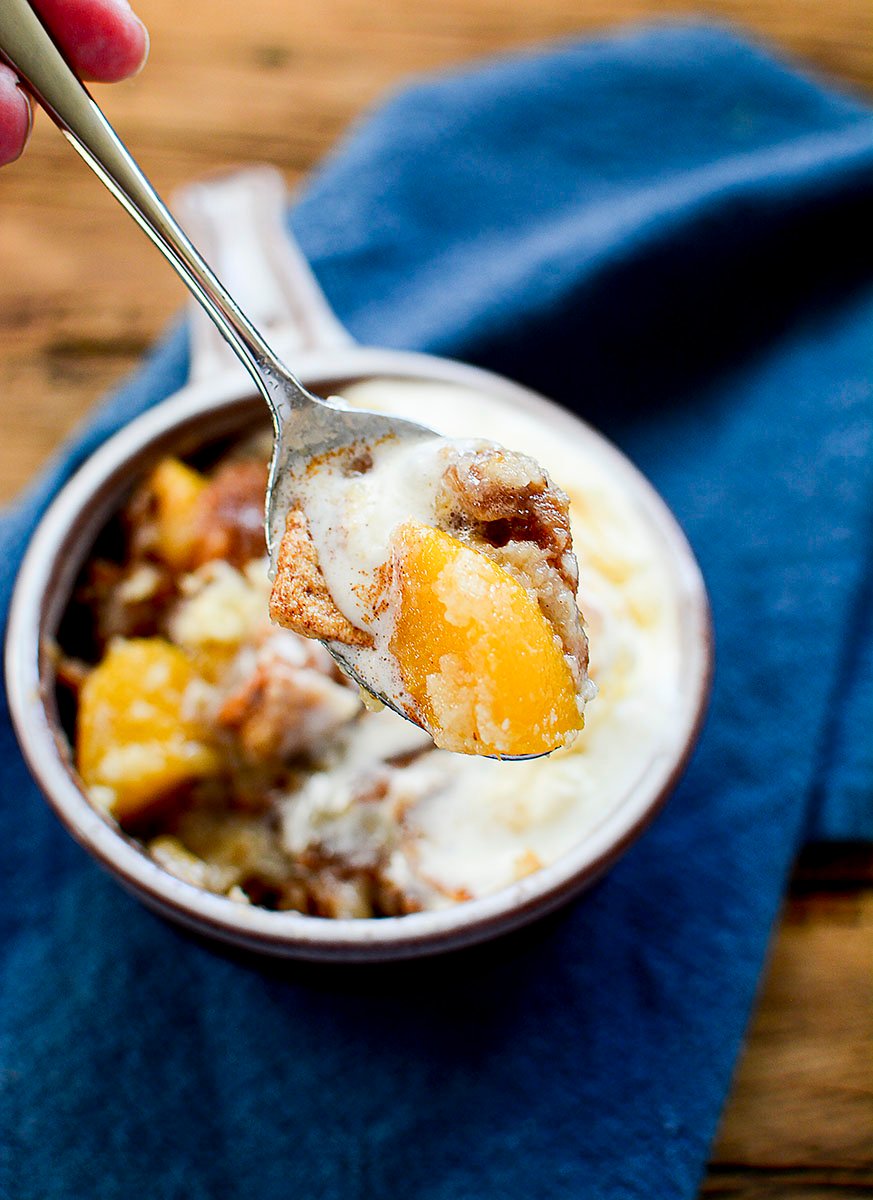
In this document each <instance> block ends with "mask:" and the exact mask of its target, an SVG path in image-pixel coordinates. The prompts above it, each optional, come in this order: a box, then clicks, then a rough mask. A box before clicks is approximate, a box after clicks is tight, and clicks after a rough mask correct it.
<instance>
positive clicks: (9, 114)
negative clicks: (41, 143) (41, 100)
mask: <svg viewBox="0 0 873 1200" xmlns="http://www.w3.org/2000/svg"><path fill="white" fill-rule="evenodd" d="M32 121H33V111H32V109H31V107H30V101H29V100H28V98H27V96H25V94H24V92H23V91H22V90H21V88H20V87H19V86H18V79H17V77H16V76H15V74H14V73H13V72H12V71H10V70H9V68H8V67H6V66H4V65H3V64H2V63H0V166H5V165H6V163H11V162H15V160H16V158H18V156H19V154H21V151H22V150H23V149H24V147H25V145H26V144H27V139H28V136H29V134H30V126H31V123H32Z"/></svg>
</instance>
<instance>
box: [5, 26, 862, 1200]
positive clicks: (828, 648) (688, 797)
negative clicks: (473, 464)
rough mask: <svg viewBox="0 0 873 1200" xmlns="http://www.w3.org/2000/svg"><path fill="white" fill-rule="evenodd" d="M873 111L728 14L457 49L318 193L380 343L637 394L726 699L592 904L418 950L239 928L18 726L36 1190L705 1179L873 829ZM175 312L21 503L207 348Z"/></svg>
mask: <svg viewBox="0 0 873 1200" xmlns="http://www.w3.org/2000/svg"><path fill="white" fill-rule="evenodd" d="M871 192H873V121H871V117H870V114H869V113H868V112H867V111H866V110H865V109H863V108H862V107H861V106H859V104H857V103H855V102H854V101H852V100H851V99H849V98H848V97H846V96H843V95H840V94H838V93H836V92H834V91H827V90H824V89H822V88H821V87H820V86H818V85H817V84H814V83H812V82H810V81H809V80H807V79H805V78H803V77H802V76H800V75H798V74H795V73H794V71H793V70H789V69H786V68H785V67H783V66H780V65H778V64H777V63H776V62H774V61H773V60H772V59H771V58H770V57H768V56H767V55H766V54H764V53H762V52H761V51H759V50H757V49H754V48H751V47H749V46H748V45H746V44H744V43H743V42H741V41H739V40H737V39H736V38H735V37H734V36H733V35H732V34H730V33H728V32H723V31H718V30H712V29H706V28H700V27H687V26H667V27H660V28H657V29H649V30H642V31H636V32H630V33H622V34H621V35H619V36H617V37H611V38H606V39H604V40H601V41H596V42H589V43H586V44H575V43H566V44H559V45H556V46H552V47H550V48H548V49H545V50H539V51H537V52H535V53H530V54H525V55H522V56H519V57H514V58H508V59H505V60H500V61H495V62H492V63H489V64H486V65H484V66H480V67H478V68H477V69H475V70H473V71H465V72H463V73H458V74H455V75H449V76H444V77H441V78H439V79H434V80H431V81H425V82H422V83H420V84H416V85H414V86H413V87H411V88H409V89H408V90H405V91H403V92H401V93H400V94H399V95H397V96H396V98H394V99H392V100H391V101H389V103H387V104H386V105H385V107H383V108H382V109H381V110H380V111H378V112H377V113H376V114H375V115H373V116H372V117H371V118H369V119H368V120H367V121H365V122H364V123H363V124H362V125H361V126H360V127H359V128H358V129H357V130H356V131H354V132H353V134H352V136H351V138H350V139H349V140H348V141H347V142H346V143H345V144H344V145H343V146H341V147H340V149H339V151H338V153H337V154H336V155H335V156H334V157H333V158H332V159H331V160H329V161H328V162H327V164H326V165H325V166H324V168H323V169H322V170H321V172H320V173H319V174H318V175H317V176H316V177H315V178H314V179H313V180H312V181H311V182H310V183H309V185H308V186H307V187H306V189H305V191H304V193H303V194H302V196H301V197H300V200H299V203H298V205H297V207H296V209H295V211H294V213H293V216H292V221H293V226H294V230H295V232H296V233H297V235H298V237H299V239H300V241H301V242H302V244H303V247H304V249H305V250H306V252H307V253H308V255H309V256H310V258H311V260H312V262H313V264H314V266H315V269H316V271H317V273H318V276H319V278H320V280H321V282H322V284H323V285H324V287H325V289H326V290H327V293H328V295H329V297H330V299H331V301H332V302H333V304H334V305H335V306H336V309H337V311H338V312H339V314H340V316H341V317H342V318H343V319H344V320H345V321H346V322H347V323H348V325H349V328H350V329H351V330H352V331H353V333H355V334H356V335H357V336H358V337H359V338H360V339H362V340H364V341H372V342H377V343H383V344H390V345H396V346H409V347H420V348H426V349H430V350H435V351H438V352H440V353H448V354H453V355H456V356H459V357H464V358H468V359H471V360H473V361H476V362H479V363H483V364H487V365H488V366H490V367H493V368H496V369H498V370H500V371H503V372H505V373H508V374H510V375H514V376H516V377H518V378H519V379H522V380H524V381H525V382H527V383H529V384H532V385H534V386H535V387H538V388H540V389H541V390H543V391H545V392H547V393H549V394H551V395H553V396H555V397H557V398H558V399H560V400H561V401H563V402H564V403H565V404H567V405H568V406H570V407H571V408H573V409H574V410H576V411H578V412H580V413H582V414H584V415H585V416H586V417H588V418H589V419H591V420H592V421H593V422H595V423H596V424H598V425H600V426H601V427H602V428H604V429H605V430H606V431H607V432H608V433H609V434H610V435H611V436H612V437H613V438H614V439H615V440H616V441H618V443H619V444H620V445H621V446H622V447H623V448H624V449H625V450H626V451H627V452H628V453H629V454H630V455H631V457H632V458H633V459H635V460H636V462H638V463H639V464H640V466H641V467H642V468H643V470H644V471H646V472H647V473H648V474H649V475H650V476H651V478H652V479H653V480H654V482H655V483H656V485H657V486H658V487H659V488H660V490H661V491H662V493H663V494H664V495H665V496H666V498H667V500H668V501H669V502H670V504H671V505H672V506H673V508H674V510H675V512H676V513H677V515H678V517H679V519H680V521H681V522H682V524H683V525H684V527H685V529H686V531H687V533H688V535H689V537H690V539H691V541H692V543H693V544H694V547H695V549H696V552H697V554H698V556H699V558H700V561H701V563H702V565H703V569H704V572H705V574H706V576H707V579H708V582H709V585H710V588H711V592H712V600H713V607H714V615H715V627H716V636H717V653H718V664H719V665H718V670H717V674H716V682H715V691H714V697H713V703H712V708H711V715H710V719H709V722H708V726H707V728H706V730H705V733H704V736H703V739H702V743H701V746H700V749H699V752H698V753H697V755H696V757H695V758H694V760H693V763H692V765H691V768H690V770H689V771H688V773H687V775H686V777H685V779H684V780H683V782H682V784H681V785H680V787H679V789H678V790H677V792H676V794H675V795H674V797H673V798H672V800H671V801H670V803H669V804H668V806H667V807H666V809H665V810H664V812H663V814H662V816H661V817H660V818H659V819H658V820H657V822H656V823H655V824H654V825H653V827H652V828H651V829H650V830H649V831H648V832H647V833H646V834H645V835H644V836H643V837H642V839H641V840H640V841H639V842H638V843H637V844H636V845H635V846H634V847H633V849H632V850H631V851H630V852H629V853H628V854H627V855H626V857H625V858H624V859H623V860H622V861H621V863H620V864H619V865H618V866H617V867H616V868H615V869H614V870H612V871H611V872H610V874H609V875H608V876H607V877H606V878H605V879H604V880H603V881H602V882H601V883H600V884H599V885H598V886H597V887H596V888H595V889H594V890H592V891H591V892H590V893H588V894H587V895H586V896H584V897H583V898H581V899H580V900H579V901H578V902H576V903H574V904H573V905H572V906H570V907H569V908H568V909H566V910H565V911H564V912H563V913H561V914H559V915H557V916H555V917H554V918H551V919H549V920H548V921H546V922H542V923H540V924H538V925H537V926H535V927H533V928H531V929H530V930H528V931H526V932H524V933H522V934H521V935H517V936H514V937H512V938H509V939H506V940H503V941H501V942H498V943H496V944H493V945H491V946H488V947H482V948H479V949H475V950H472V951H468V952H465V953H463V954H458V955H455V956H451V957H447V958H442V959H440V960H435V961H430V962H425V963H421V964H405V965H403V964H401V965H397V966H393V967H389V968H366V969H364V968H360V967H356V968H345V969H338V968H334V969H324V968H313V967H301V966H298V965H293V964H291V965H279V964H270V963H260V962H256V961H253V960H248V959H242V958H238V957H235V956H233V955H231V954H224V953H222V952H219V951H216V950H214V949H211V948H209V947H208V946H205V945H202V944H199V943H197V942H195V941H193V940H192V939H190V938H188V937H187V936H185V935H183V934H181V933H179V932H177V931H175V930H174V929H173V928H171V927H169V926H167V925H165V924H164V923H162V922H161V921H160V920H159V919H157V918H156V917H153V916H151V915H150V914H148V913H147V912H145V911H144V910H143V909H141V908H140V907H139V906H138V905H137V904H136V903H135V902H134V901H133V900H131V899H129V898H128V897H127V896H126V895H125V894H124V893H122V891H121V890H120V889H119V888H118V887H117V886H116V885H115V884H114V883H113V882H112V881H110V880H109V879H108V878H107V877H105V876H104V875H102V874H101V873H100V872H99V870H98V869H97V868H96V867H95V866H94V865H93V864H92V863H91V861H90V860H89V859H88V858H87V857H86V855H85V854H83V853H82V851H80V850H79V849H78V848H77V847H75V846H74V845H73V843H72V842H71V841H70V840H69V839H68V838H67V836H66V835H65V834H64V833H63V832H62V830H61V829H60V828H59V826H58V824H57V823H56V821H55V820H54V818H53V817H52V816H51V815H50V813H49V812H48V810H47V808H46V807H45V805H44V804H43V803H42V801H41V800H40V798H39V797H38V795H37V793H36V790H35V788H34V787H33V786H32V784H31V782H30V780H29V778H28V776H27V773H26V771H25V769H24V767H23V765H22V763H21V760H20V758H19V755H18V753H17V750H16V747H15V742H14V739H13V737H12V734H11V732H10V730H9V727H8V724H7V723H4V724H3V726H2V729H0V737H2V752H0V771H2V785H0V805H2V809H0V814H2V815H0V820H2V839H0V878H2V880H3V899H2V906H0V1068H2V1070H0V1146H2V1147H3V1149H2V1152H0V1194H2V1195H3V1196H5V1197H10V1198H11V1197H15V1200H31V1198H33V1200H54V1198H63V1200H73V1198H75V1200H79V1198H80V1197H86V1196H87V1197H98V1198H100V1200H114V1198H116V1197H117V1198H119V1200H121V1198H123V1200H129V1198H130V1197H135V1196H136V1197H139V1196H146V1197H149V1198H151V1200H176V1198H177V1197H185V1200H219V1198H224V1197H237V1196H257V1197H258V1198H259V1200H273V1198H277V1200H278V1198H282V1200H285V1198H287V1197H289V1196H295V1195H301V1196H307V1197H313V1198H316V1200H334V1198H336V1200H340V1198H342V1200H355V1198H357V1197H360V1198H364V1197H366V1198H367V1200H379V1198H382V1197H384V1198H386V1200H387V1198H389V1197H390V1198H392V1200H394V1198H396V1197H411V1198H416V1200H461V1198H468V1197H469V1198H474V1197H475V1198H476V1200H498V1198H499V1200H510V1198H512V1200H514V1198H525V1200H526V1198H527V1197H536V1196H548V1197H556V1198H560V1197H568V1198H569V1197H573V1198H574V1200H578V1198H579V1197H586V1198H588V1200H599V1198H609V1200H618V1198H623V1197H645V1198H647V1200H649V1198H651V1197H657V1198H658V1200H669V1198H670V1197H691V1196H692V1195H693V1194H694V1193H695V1190H696V1188H697V1186H698V1184H699V1181H700V1178H701V1175H702V1172H703V1170H704V1165H705V1162H706V1159H707V1154H708V1151H709V1148H710V1145H711V1141H712V1138H713V1135H714V1132H715V1128H716V1123H717V1120H718V1116H719V1112H720V1109H721V1107H722V1104H723V1101H724V1098H725V1095H726V1092H727V1090H728V1086H729V1081H730V1076H731V1069H732V1066H733V1063H734V1060H735V1057H736V1054H737V1051H738V1047H739V1044H740V1039H741V1037H742V1034H743V1030H744V1027H745V1024H746V1021H747V1018H748V1015H749V1010H750V1006H751V1003H752V999H753V996H754V991H755V985H756V981H757V978H758V974H759V971H760V968H761V963H762V959H763V956H764V952H765V947H766V943H767V939H768V935H769V932H770V929H771V926H772V923H773V920H774V916H775V914H776V912H777V908H778V904H779V898H780V894H781V892H782V889H783V885H784V882H785V879H786V875H787V872H788V870H789V867H790V863H791V860H792V856H793V854H794V852H795V850H796V849H797V847H798V845H799V843H800V842H801V840H802V838H803V837H804V835H805V833H806V832H808V831H809V830H810V829H812V830H813V831H815V832H817V833H819V834H826V835H829V836H834V837H853V836H856V837H860V836H870V835H871V834H873V809H871V793H873V739H871V738H870V729H871V726H873V684H871V680H873V669H871V668H873V624H871V621H873V618H871V614H873V604H871V588H873V574H871V562H873V557H871V554H870V549H871V535H873V528H871V520H870V513H871V512H873V400H871V386H870V374H871V371H870V368H871V361H870V351H871V339H870V333H871V322H873V287H871V261H870V259H871V245H870V239H869V228H868V225H867V221H866V215H865V205H869V200H870V195H871ZM185 364H186V345H185V336H184V332H182V331H179V332H177V333H176V334H174V335H172V336H171V337H170V339H169V340H168V341H167V342H166V343H165V344H164V345H162V346H161V347H160V348H159V349H158V350H157V351H156V353H155V354H154V356H153V357H152V358H151V360H150V361H149V362H148V363H147V364H146V366H145V367H144V368H143V370H142V372H141V373H140V374H139V375H138V376H137V377H136V378H135V379H134V380H132V381H131V382H130V383H129V384H127V385H126V386H125V387H124V388H123V389H122V390H121V391H120V392H119V393H118V394H117V395H116V396H115V397H114V398H113V399H112V400H110V401H109V403H108V404H107V405H106V406H104V407H103V408H102V409H101V410H100V411H99V412H98V413H97V415H96V417H95V418H94V419H93V421H92V422H91V423H90V424H89V425H88V426H87V427H86V428H84V429H83V430H82V431H81V432H80V434H79V435H78V436H77V438H76V439H75V440H74V441H73V442H72V443H71V444H70V445H68V446H67V447H66V448H65V450H64V451H63V452H62V453H61V455H60V456H59V457H58V458H56V459H55V461H54V462H53V464H52V465H51V466H50V467H49V469H48V470H47V472H46V473H45V474H44V475H43V477H42V479H41V480H40V481H39V482H38V483H37V484H36V486H35V487H34V488H33V489H32V490H31V491H30V493H29V494H28V495H27V496H26V497H25V498H24V499H23V500H22V501H21V502H20V503H19V504H18V505H17V506H16V507H15V508H13V509H12V511H11V512H9V513H8V514H7V516H6V517H5V518H4V520H3V524H2V528H0V538H2V541H0V564H2V567H0V571H2V588H3V597H4V601H5V599H6V598H7V597H8V593H9V589H10V586H11V583H12V576H13V574H14V569H15V565H16V563H17V560H18V558H19V557H20V554H21V551H22V548H23V546H24V543H25V540H26V538H27V535H28V533H29V531H30V530H31V528H32V527H33V524H34V521H35V519H36V517H37V515H38V513H39V511H40V510H41V509H42V507H43V506H44V505H45V503H46V502H47V500H48V499H49V497H50V495H51V494H52V493H53V492H54V491H55V489H56V488H57V486H58V484H59V483H60V482H61V481H62V480H63V479H64V478H66V477H67V476H68V475H69V474H70V473H71V471H72V470H73V469H74V468H75V467H76V466H77V464H78V463H80V462H81V461H82V459H83V458H84V457H85V456H86V454H87V453H88V452H89V451H90V450H91V449H92V448H93V447H94V446H95V445H96V444H97V443H99V442H100V441H101V440H102V439H103V438H104V437H105V436H106V435H107V434H108V433H110V432H111V431H112V430H113V429H115V428H116V427H117V426H118V425H120V424H121V423H122V422H123V421H125V420H127V419H128V418H129V417H130V416H132V415H133V414H134V413H136V412H139V411H141V410H142V409H143V408H145V407H147V406H148V405H150V404H152V403H154V402H155V401H157V400H159V399H161V398H162V397H163V396H165V395H167V394H168V393H170V392H172V391H173V390H174V389H176V388H177V387H178V386H179V385H180V384H181V383H182V381H183V378H184V374H185Z"/></svg>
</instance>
